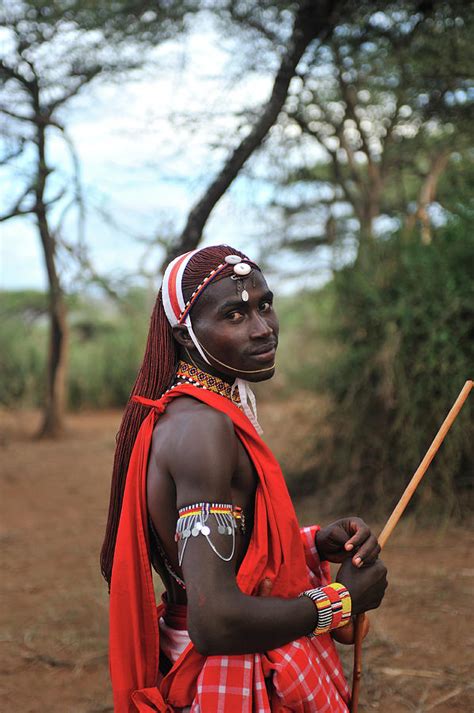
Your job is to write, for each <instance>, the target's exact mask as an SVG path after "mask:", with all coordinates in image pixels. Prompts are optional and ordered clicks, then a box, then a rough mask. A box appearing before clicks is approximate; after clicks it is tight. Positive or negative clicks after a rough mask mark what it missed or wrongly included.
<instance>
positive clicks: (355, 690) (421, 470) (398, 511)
mask: <svg viewBox="0 0 474 713" xmlns="http://www.w3.org/2000/svg"><path fill="white" fill-rule="evenodd" d="M472 386H473V382H472V381H471V380H469V381H466V383H465V384H464V386H463V387H462V389H461V391H460V393H459V396H458V397H457V399H456V401H455V402H454V404H453V406H452V408H451V411H450V412H449V413H448V415H447V416H446V418H445V419H444V421H443V423H442V424H441V427H440V429H439V431H438V433H437V434H436V436H435V437H434V439H433V442H432V444H431V446H430V447H429V448H428V450H427V451H426V455H425V457H424V458H423V460H422V461H421V463H420V465H419V466H418V468H417V469H416V471H415V473H414V475H413V477H412V479H411V480H410V482H409V483H408V485H407V487H406V488H405V492H404V493H403V495H402V497H401V498H400V500H399V501H398V504H397V505H396V506H395V509H394V511H393V512H392V514H391V515H390V517H389V518H388V520H387V524H386V525H385V527H384V528H383V530H382V532H381V533H380V535H379V538H378V539H379V545H380V547H383V546H384V545H385V543H386V542H387V540H388V538H389V537H390V535H391V534H392V532H393V530H394V529H395V526H396V524H397V522H398V521H399V520H400V518H401V516H402V514H403V511H404V510H405V508H406V506H407V505H408V503H409V502H410V500H411V497H412V495H413V493H414V492H415V490H416V489H417V487H418V485H419V483H420V481H421V479H422V478H423V476H424V474H425V473H426V471H427V470H428V467H429V465H430V463H431V461H432V460H433V458H434V457H435V455H436V452H437V450H438V448H439V447H440V445H441V444H442V442H443V440H444V437H445V436H446V434H447V432H448V431H449V429H450V428H451V426H452V425H453V423H454V421H455V419H456V417H457V415H458V413H459V412H460V410H461V408H462V407H463V404H464V402H465V400H466V399H467V397H468V396H469V392H470V391H471V389H472ZM364 617H365V614H358V615H357V616H356V621H355V631H354V670H353V673H352V697H351V713H357V711H358V708H359V691H360V679H361V675H362V632H363V630H364V626H363V624H364Z"/></svg>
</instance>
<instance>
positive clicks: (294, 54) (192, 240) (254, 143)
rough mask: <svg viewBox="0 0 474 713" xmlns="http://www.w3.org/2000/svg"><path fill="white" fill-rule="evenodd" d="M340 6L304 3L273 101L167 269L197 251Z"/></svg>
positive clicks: (197, 209)
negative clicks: (310, 49)
mask: <svg viewBox="0 0 474 713" xmlns="http://www.w3.org/2000/svg"><path fill="white" fill-rule="evenodd" d="M339 5H340V3H333V2H328V1H327V0H321V1H320V2H315V0H306V1H305V2H303V3H302V5H301V7H300V9H299V11H298V13H297V15H296V17H295V22H294V26H293V32H292V36H291V38H290V40H289V43H288V51H287V52H286V54H285V55H284V57H283V58H282V61H281V64H280V67H279V69H278V72H277V74H276V77H275V81H274V84H273V89H272V93H271V96H270V99H269V101H268V103H267V105H266V106H265V108H264V109H263V111H262V113H261V115H260V117H259V118H258V120H257V121H256V123H255V124H254V126H253V128H252V130H251V131H250V133H249V134H248V136H247V137H246V138H245V139H243V141H242V142H241V143H240V145H239V146H238V147H237V148H236V149H235V151H234V152H233V153H232V154H231V155H230V156H229V158H228V159H227V161H226V163H225V164H224V166H223V168H222V169H221V171H220V173H219V174H218V175H217V176H216V178H215V179H214V181H213V182H212V183H211V185H210V186H209V187H208V188H207V190H206V191H205V193H204V195H203V196H202V198H201V199H200V200H199V201H198V202H197V203H196V204H195V206H194V207H193V208H192V209H191V212H190V213H189V216H188V220H187V223H186V226H185V228H184V230H183V232H182V233H181V235H180V237H179V239H178V241H177V242H176V244H175V245H174V246H173V247H172V248H171V250H169V251H168V254H167V255H166V258H165V260H164V262H163V269H164V267H165V266H166V265H167V264H168V263H169V262H170V261H171V260H172V259H173V258H175V257H176V256H177V255H179V254H181V253H184V252H188V251H189V250H194V249H195V248H196V247H197V245H198V244H199V242H200V240H201V237H202V231H203V229H204V226H205V224H206V221H207V219H208V218H209V215H210V213H211V211H212V210H213V208H214V206H215V205H216V203H217V202H218V201H219V199H220V198H221V197H222V195H223V194H224V193H225V191H226V190H227V189H228V188H229V186H230V184H231V183H232V181H233V180H234V179H235V178H236V176H237V175H238V173H239V171H240V169H241V168H242V166H243V165H244V163H245V162H246V161H247V160H248V158H249V157H250V156H251V155H252V153H253V152H254V151H255V150H256V149H257V148H258V147H259V146H260V144H261V143H262V141H263V140H264V138H265V136H266V135H267V133H268V131H269V130H270V129H271V127H272V126H273V124H274V123H275V121H276V120H277V118H278V114H279V113H280V111H281V108H282V106H283V104H284V103H285V100H286V97H287V94H288V87H289V85H290V81H291V79H292V77H293V76H294V74H295V71H296V67H297V65H298V63H299V61H300V59H301V57H302V55H303V53H304V51H305V50H306V48H307V47H308V45H309V44H310V42H311V41H312V40H314V39H315V38H317V37H321V36H326V35H329V34H330V33H331V31H332V30H333V28H334V25H335V22H336V19H335V14H336V13H335V9H339V7H338V6H339Z"/></svg>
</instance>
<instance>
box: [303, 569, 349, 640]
mask: <svg viewBox="0 0 474 713" xmlns="http://www.w3.org/2000/svg"><path fill="white" fill-rule="evenodd" d="M299 596H300V597H308V598H309V599H311V601H312V602H314V604H315V606H316V610H317V613H318V622H317V624H316V627H315V629H314V630H313V631H312V633H311V634H309V636H310V637H313V636H319V635H320V634H327V633H328V631H331V629H340V628H341V626H345V625H346V624H348V623H349V621H350V618H351V612H352V601H351V595H350V594H349V592H348V590H347V589H346V588H345V586H344V585H343V584H341V583H340V582H332V584H328V585H327V586H326V587H318V588H317V589H307V590H306V591H305V592H301V594H300V595H299Z"/></svg>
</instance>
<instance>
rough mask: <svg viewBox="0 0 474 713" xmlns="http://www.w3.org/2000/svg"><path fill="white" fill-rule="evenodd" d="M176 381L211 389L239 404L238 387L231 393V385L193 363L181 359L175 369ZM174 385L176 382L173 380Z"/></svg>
mask: <svg viewBox="0 0 474 713" xmlns="http://www.w3.org/2000/svg"><path fill="white" fill-rule="evenodd" d="M175 379H176V381H179V382H180V383H182V382H183V381H184V382H185V383H188V384H192V385H193V386H197V387H199V388H200V389H207V391H212V392H213V393H214V394H219V396H224V397H225V398H226V399H229V400H230V401H232V402H233V403H235V404H236V405H237V406H239V405H240V396H239V392H238V389H234V392H233V393H232V386H231V385H230V384H228V383H227V381H224V380H223V379H220V378H219V377H218V376H212V374H208V373H207V372H205V371H202V369H198V367H197V366H194V364H188V362H186V361H183V360H181V361H180V362H179V363H178V368H177V369H176V377H175ZM175 385H176V382H175Z"/></svg>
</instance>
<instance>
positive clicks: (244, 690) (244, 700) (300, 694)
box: [191, 527, 349, 713]
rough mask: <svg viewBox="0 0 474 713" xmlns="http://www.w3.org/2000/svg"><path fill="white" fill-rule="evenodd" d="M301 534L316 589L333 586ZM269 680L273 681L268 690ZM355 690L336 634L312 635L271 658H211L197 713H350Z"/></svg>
mask: <svg viewBox="0 0 474 713" xmlns="http://www.w3.org/2000/svg"><path fill="white" fill-rule="evenodd" d="M317 529H318V528H317V527H306V528H303V529H302V530H301V536H302V539H303V544H304V549H305V557H306V564H307V567H308V570H309V576H310V579H311V584H312V586H313V587H319V586H324V585H325V584H328V583H329V581H330V579H329V566H328V564H327V563H326V562H324V563H321V562H320V560H319V557H318V553H317V550H316V547H315V544H314V537H315V534H316V531H317ZM265 679H267V682H268V688H267V684H266V681H265ZM348 700H349V689H348V686H347V683H346V680H345V678H344V674H343V672H342V667H341V663H340V660H339V656H338V654H337V651H336V648H335V646H334V642H333V640H332V638H331V636H330V634H322V635H321V636H317V637H314V638H311V639H310V638H309V637H307V636H305V637H303V638H301V639H298V640H297V641H293V642H292V643H290V644H287V645H286V646H281V647H280V648H278V649H274V650H273V651H268V652H267V653H266V654H245V655H241V656H209V657H208V658H207V660H206V662H205V663H204V666H203V668H202V670H201V673H200V674H199V678H198V680H197V694H196V697H195V699H194V701H193V704H192V706H191V713H208V712H209V711H212V713H237V712H238V713H283V712H285V713H286V712H289V711H292V713H326V712H327V713H347V711H348V707H347V702H348Z"/></svg>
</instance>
